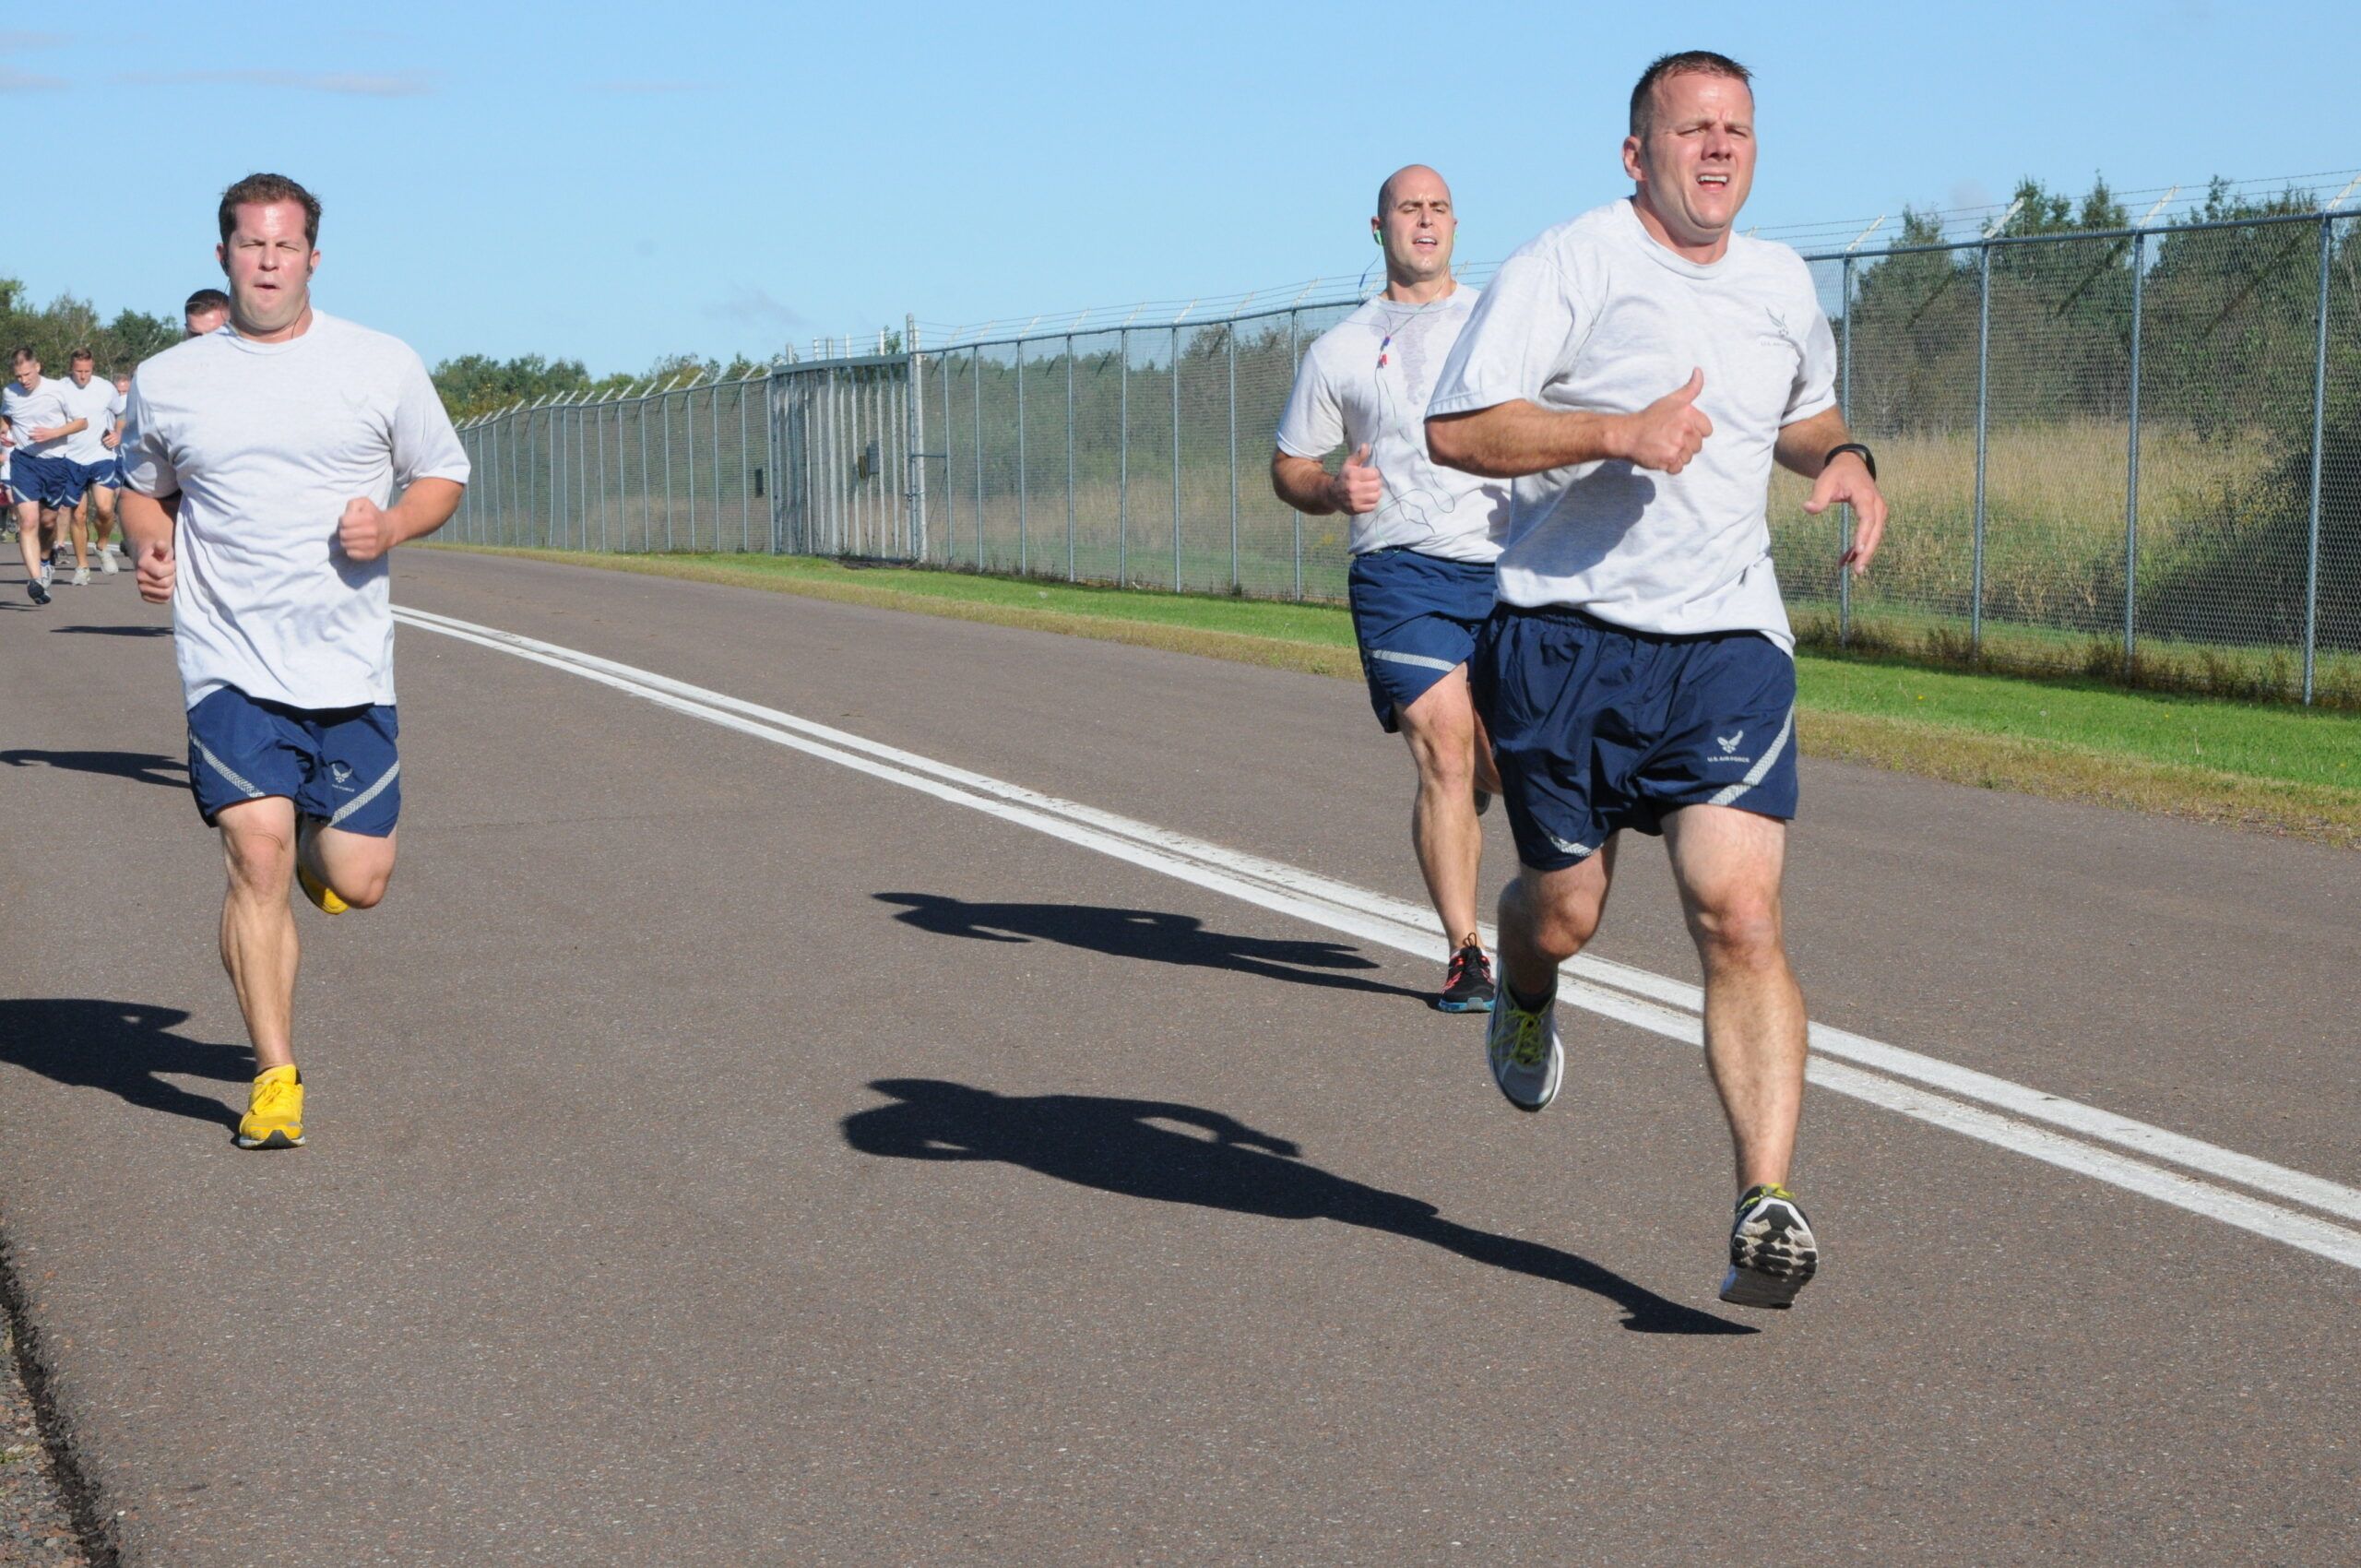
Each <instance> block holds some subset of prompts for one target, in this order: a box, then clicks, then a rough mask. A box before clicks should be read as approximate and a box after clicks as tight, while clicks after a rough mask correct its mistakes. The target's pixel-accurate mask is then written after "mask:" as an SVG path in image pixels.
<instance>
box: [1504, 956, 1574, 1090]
mask: <svg viewBox="0 0 2361 1568" xmlns="http://www.w3.org/2000/svg"><path fill="white" fill-rule="evenodd" d="M1484 1055H1485V1056H1486V1058H1487V1059H1489V1061H1490V1063H1491V1064H1492V1082H1494V1083H1495V1084H1498V1085H1499V1086H1500V1088H1501V1093H1502V1094H1504V1095H1506V1096H1508V1099H1509V1103H1510V1104H1511V1105H1513V1106H1515V1107H1516V1108H1517V1109H1518V1110H1519V1111H1539V1110H1541V1109H1543V1108H1544V1107H1546V1106H1547V1105H1548V1103H1549V1102H1550V1101H1551V1100H1553V1099H1557V1098H1558V1085H1559V1083H1560V1081H1561V1080H1563V1078H1564V1077H1565V1075H1566V1052H1565V1051H1564V1049H1563V1048H1562V1047H1561V1046H1560V1045H1559V1043H1558V999H1557V998H1556V996H1554V995H1553V996H1551V997H1550V999H1549V1000H1548V1001H1547V1002H1545V1003H1543V1004H1541V1006H1540V1008H1539V1009H1538V1010H1537V1011H1536V1012H1531V1013H1528V1012H1526V1011H1525V1009H1524V1008H1523V1007H1520V1006H1519V1005H1517V1001H1516V993H1515V992H1512V991H1511V990H1510V989H1509V988H1508V986H1507V985H1506V983H1502V984H1501V987H1500V991H1499V994H1498V996H1497V997H1496V998H1495V1000H1494V1001H1493V1003H1492V1021H1491V1027H1490V1028H1488V1029H1486V1030H1485V1031H1484Z"/></svg>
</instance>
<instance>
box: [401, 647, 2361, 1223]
mask: <svg viewBox="0 0 2361 1568" xmlns="http://www.w3.org/2000/svg"><path fill="white" fill-rule="evenodd" d="M395 615H396V618H397V619H398V620H401V621H403V622H405V623H407V624H410V625H413V626H416V627H418V628H419V629H421V630H423V631H432V632H436V633H439V634H441V635H443V636H450V637H454V638H457V639H458V640H460V641H463V642H469V643H473V644H476V645H478V646H480V647H488V648H492V649H495V650H497V651H500V652H504V653H507V654H511V655H514V656H515V657H517V658H520V659H528V660H529V661H531V662H533V663H536V664H542V665H547V666H549V667H550V668H552V669H557V670H563V671H567V672H568V673H571V674H575V675H578V676H581V677H582V678H584V679H586V680H589V681H594V682H596V683H599V684H600V685H605V686H610V687H612V688H614V689H615V690H618V691H623V692H627V693H630V694H631V695H635V696H638V697H641V698H643V699H645V700H647V701H649V702H653V703H656V704H658V706H660V707H667V708H670V709H671V710H673V711H675V712H678V713H682V714H686V715H688V716H690V717H693V718H697V719H705V720H706V721H707V722H709V723H714V724H718V725H721V726H723V727H724V728H727V729H730V730H734V731H739V732H741V733H743V734H747V735H752V736H754V737H756V738H758V739H762V740H766V741H770V742H774V743H776V744H779V745H783V746H788V747H790V748H792V749H794V750H796V751H800V752H802V753H805V754H808V755H812V756H815V757H819V758H822V759H824V760H826V761H829V762H833V763H836V764H837V765H838V766H844V767H849V768H852V769H854V770H855V771H858V772H860V773H865V774H868V775H870V776H872V777H873V778H884V779H886V780H888V781H890V782H893V783H896V784H900V785H902V786H904V787H905V788H908V789H912V790H919V792H921V793H924V794H927V795H931V796H933V797H934V798H936V799H938V800H942V801H946V802H951V803H953V804H956V805H962V806H967V807H968V808H969V809H971V810H976V811H980V812H983V813H986V814H990V815H992V816H996V817H999V818H1001V819H1003V820H1004V821H1009V822H1014V823H1017V824H1020V825H1022V826H1026V827H1030V828H1032V829H1034V830H1035V831H1037V832H1040V833H1044V834H1047V835H1049V836H1050V837H1055V838H1060V839H1062V840H1064V841H1066V842H1068V843H1072V844H1074V845H1077V846H1079V847H1082V848H1085V849H1092V850H1095V851H1097V852H1098V853H1101V854H1105V855H1109V856H1111V857H1113V858H1115V859H1118V860H1122V861H1129V862H1131V863H1133V864H1134V865H1139V866H1143V867H1145V868H1147V869H1150V870H1154V871H1157V872H1160V873H1164V874H1166V875H1169V876H1172V877H1175V878H1177V879H1179V880H1181V881H1184V882H1188V883H1191V884H1192V885H1197V886H1200V887H1204V888H1206V889H1208V890H1209V891H1213V892H1217V893H1221V894H1224V895H1226V896H1228V897H1235V898H1239V899H1241V900H1243V901H1245V902H1247V903H1251V904H1254V905H1258V906H1260V907H1262V908H1264V909H1272V910H1275V911H1277V912H1279V913H1283V914H1287V915H1291V916H1294V917H1296V918H1298V919H1300V920H1305V921H1311V922H1312V923H1314V924H1316V925H1321V926H1325V927H1327V928H1328V929H1330V930H1333V931H1338V932H1345V933H1347V934H1349V935H1353V936H1358V937H1361V938H1363V939H1365V940H1368V941H1371V942H1376V943H1378V944H1382V945H1385V946H1389V947H1394V948H1396V949H1398V950H1400V951H1403V952H1408V953H1416V954H1420V955H1426V954H1428V953H1430V950H1431V949H1432V948H1433V947H1434V946H1435V936H1434V933H1433V932H1431V931H1430V930H1429V929H1428V927H1429V926H1430V924H1431V921H1430V919H1429V917H1428V911H1427V910H1426V909H1424V908H1423V907H1421V906H1418V905H1413V904H1410V903H1407V902H1406V901H1404V900H1400V899H1395V898H1391V897H1386V896H1384V895H1382V894H1378V893H1374V892H1370V891H1369V890H1367V889H1364V888H1359V887H1356V886H1353V885H1350V884H1348V883H1342V882H1338V881H1335V880H1334V879H1332V878H1328V877H1323V876H1321V875H1319V874H1318V873H1312V872H1307V871H1303V870H1300V869H1299V868H1296V867H1293V866H1288V865H1286V864H1284V863H1283V862H1280V861H1269V860H1264V859H1262V858H1260V857H1257V856H1252V855H1247V854H1243V853H1241V852H1240V851H1238V850H1234V849H1225V848H1223V847H1222V846H1219V845H1216V844H1208V843H1205V842H1204V841H1202V840H1198V839H1193V838H1190V837H1186V836H1184V835H1181V834H1177V833H1173V832H1170V831H1169V830H1167V829H1164V828H1160V827H1157V826H1153V825H1151V824H1147V823H1143V822H1137V821H1134V820H1133V819H1131V818H1128V817H1122V816H1119V815H1116V814H1112V813H1109V812H1102V811H1099V810H1097V808H1095V807H1090V806H1085V805H1080V804H1077V803H1075V802H1070V801H1062V800H1060V799H1058V798H1057V797H1055V796H1052V795H1047V794H1043V793H1041V792H1040V791H1038V790H1027V789H1026V788H1024V787H1023V786H1020V785H1015V784H1011V783H1008V782H1006V781H1004V780H1002V779H997V778H991V777H989V776H987V775H984V774H979V773H974V772H971V771H969V770H967V769H965V768H959V767H954V766H950V765H948V764H944V763H940V762H936V761H934V760H933V759H932V758H930V757H924V756H920V755H918V754H915V753H911V752H906V751H902V750H899V749H898V748H896V747H892V746H886V745H882V744H880V743H878V742H873V741H870V740H867V739H865V738H863V737H861V736H858V735H854V734H850V733H848V732H847V731H840V730H836V729H832V728H830V727H828V726H826V725H822V724H814V723H813V722H812V721H810V720H808V719H799V718H797V717H796V716H795V715H793V714H789V713H785V712H782V711H780V710H778V709H777V708H770V707H762V706H760V705H758V704H754V703H749V702H745V701H743V700H742V699H740V698H736V697H732V696H730V695H726V694H724V693H720V692H715V691H710V690H707V689H706V688H704V687H700V686H694V685H691V684H689V683H685V682H681V681H675V680H672V679H671V678H670V677H668V676H663V675H658V674H656V673H654V672H653V671H646V670H640V669H637V668H635V667H634V666H632V665H628V664H620V663H617V662H615V661H613V660H611V659H600V658H599V657H597V656H596V655H593V654H587V653H583V652H581V651H579V650H577V649H574V648H568V647H562V646H560V645H558V644H554V643H547V642H542V641H540V640H538V639H536V638H532V637H526V636H518V635H517V634H516V633H513V632H504V631H501V630H499V629H498V628H496V627H491V626H481V625H477V624H473V623H470V622H466V621H459V620H455V619H453V618H451V617H449V616H444V615H436V614H433V613H432V612H425V611H420V610H415V609H411V608H409V607H407V606H404V607H401V608H398V609H397V610H396V611H395ZM1566 974H1567V977H1568V980H1569V982H1570V983H1568V984H1565V985H1561V986H1560V992H1559V994H1560V999H1561V1000H1563V1001H1566V1002H1568V1003H1570V1004H1573V1005H1576V1006H1580V1007H1584V1008H1586V1009H1588V1010H1590V1011H1592V1012H1595V1013H1597V1014H1600V1015H1601V1016H1607V1017H1612V1018H1616V1019H1619V1021H1621V1022H1624V1023H1628V1024H1631V1025H1632V1026H1634V1027H1636V1028H1641V1029H1643V1030H1646V1031H1648V1032H1650V1033H1653V1034H1656V1035H1659V1036H1662V1037H1664V1038H1666V1039H1674V1040H1678V1041H1680V1042H1682V1043H1684V1044H1689V1045H1695V1044H1698V1043H1699V1042H1700V1041H1701V1039H1702V1034H1703V1024H1702V1022H1701V1020H1700V1019H1699V1017H1698V1016H1697V1014H1698V1013H1699V1011H1701V1010H1702V1007H1703V992H1700V991H1699V990H1698V988H1697V987H1695V986H1693V985H1690V984H1687V983H1686V982H1683V981H1679V980H1672V979H1670V978H1669V977H1667V976H1663V975H1657V974H1654V973H1651V972H1650V971H1648V970H1645V969H1638V968H1631V967H1630V966H1627V965H1621V964H1614V963H1609V962H1607V961H1605V960H1600V959H1593V958H1587V957H1584V958H1577V959H1575V960H1573V962H1572V963H1571V964H1569V965H1567V966H1566ZM1664 1004H1670V1005H1669V1006H1667V1005H1664ZM1674 1008H1680V1009H1684V1011H1679V1012H1676V1011H1674V1010H1673V1009H1674ZM1811 1040H1812V1047H1813V1050H1814V1052H1815V1059H1814V1061H1813V1062H1812V1063H1811V1066H1810V1068H1809V1075H1810V1078H1811V1081H1812V1082H1814V1083H1816V1084H1818V1085H1820V1086H1821V1087H1824V1088H1827V1089H1830V1090H1832V1091H1833V1092H1835V1093H1838V1094H1843V1095H1847V1096H1849V1097H1851V1098H1854V1099H1861V1100H1864V1101H1866V1102H1868V1103H1870V1104H1874V1105H1879V1106H1881V1107H1883V1108H1885V1109H1887V1110H1890V1111H1897V1112H1899V1113H1900V1114H1903V1115H1905V1116H1911V1117H1914V1118H1916V1119H1917V1120H1919V1121H1923V1122H1927V1123H1930V1124H1932V1125H1935V1126H1940V1127H1945V1128H1948V1129H1950V1130H1951V1131H1952V1132H1955V1133H1960V1134H1964V1135H1965V1136H1969V1137H1974V1138H1977V1139H1980V1140H1982V1141H1984V1142H1987V1143H1991V1144H1995V1145H1998V1146H2001V1147H2005V1148H2009V1149H2011V1150H2013V1151H2014V1152H2017V1153H2019V1154H2023V1155H2026V1156H2028V1157H2030V1158H2035V1159H2039V1160H2042V1161H2044V1162H2046V1163H2048V1164H2051V1165H2055V1166H2058V1167H2060V1168H2061V1169H2064V1170H2072V1171H2076V1172H2078V1173H2080V1174H2082V1175H2085V1176H2089V1177H2092V1178H2094V1179H2095V1180H2098V1181H2102V1182H2108V1183H2110V1184H2113V1185H2116V1186H2119V1187H2123V1188H2126V1189H2128V1190H2130V1191H2132V1192H2135V1193H2139V1194H2142V1195H2143V1196H2147V1197H2152V1198H2154V1199H2156V1200H2157V1201H2159V1202H2162V1203H2166V1204H2170V1205H2173V1206H2176V1207H2179V1208H2184V1209H2189V1210H2190V1211H2192V1212H2195V1213H2199V1214H2203V1215H2206V1216H2208V1217H2210V1218H2215V1219H2218V1220H2221V1221H2222V1222H2224V1223H2225V1224H2229V1225H2234V1226H2236V1227H2238V1228H2239V1229H2245V1230H2249V1231H2252V1232H2254V1233H2256V1234H2258V1235H2262V1236H2267V1237H2270V1238H2271V1239H2272V1240H2274V1241H2282V1242H2284V1243H2285V1244H2287V1245H2289V1246H2294V1247H2297V1248H2300V1249H2302V1250H2303V1251H2306V1252H2309V1253H2317V1254H2318V1255H2319V1256H2322V1257H2327V1258H2331V1259H2333V1260H2335V1261H2336V1262H2339V1263H2342V1264H2344V1265H2347V1266H2350V1267H2355V1268H2361V1231H2356V1230H2354V1229H2348V1228H2346V1227H2344V1226H2342V1225H2337V1224H2334V1223H2332V1222H2331V1221H2328V1220H2324V1219H2320V1218H2317V1217H2315V1216H2313V1215H2308V1214H2303V1213H2298V1212H2296V1211H2295V1210H2291V1209H2288V1208H2284V1207H2281V1206H2279V1205H2277V1204H2272V1203H2265V1202H2262V1201H2261V1200H2260V1199H2257V1198H2254V1197H2251V1196H2249V1195H2248V1194H2242V1193H2237V1192H2234V1191H2231V1190H2230V1189H2228V1188H2225V1187H2221V1186H2217V1185H2215V1184H2213V1182H2205V1181H2201V1180H2199V1179H2197V1178H2195V1177H2191V1176H2187V1175H2184V1174H2182V1173H2180V1172H2178V1171H2173V1170H2165V1169H2163V1168H2161V1167H2159V1166H2157V1165H2154V1164H2151V1163H2149V1162H2148V1160H2143V1159H2135V1158H2128V1157H2127V1156H2125V1155H2121V1154H2118V1153H2116V1152H2114V1151H2113V1150H2110V1149H2106V1148H2101V1147H2096V1146H2093V1145H2091V1144H2087V1143H2083V1142H2081V1141H2079V1140H2078V1139H2076V1138H2071V1137H2066V1136H2063V1135H2061V1134H2058V1133H2056V1132H2053V1131H2050V1130H2049V1129H2048V1128H2047V1127H2040V1126H2034V1125H2029V1124H2028V1122H2027V1121H2025V1120H2020V1119H2019V1118H2027V1119H2030V1120H2032V1121H2037V1122H2047V1123H2050V1124H2051V1125H2052V1126H2057V1127H2064V1128H2067V1129H2069V1130H2070V1131H2072V1132H2075V1133H2078V1134H2082V1135H2083V1136H2086V1137H2092V1138H2096V1139H2099V1140H2101V1141H2102V1142H2106V1143H2111V1144H2115V1145H2118V1146H2121V1147H2124V1148H2129V1149H2134V1150H2137V1151H2138V1152H2139V1153H2141V1154H2143V1155H2146V1156H2148V1157H2149V1158H2150V1159H2162V1160H2169V1161H2171V1162H2173V1163H2175V1164H2178V1165H2183V1166H2186V1167H2188V1168H2189V1169H2190V1170H2199V1171H2202V1172H2204V1173H2206V1174H2207V1175H2211V1176H2214V1177H2217V1178H2220V1179H2222V1180H2225V1181H2230V1182H2238V1183H2240V1184H2242V1185H2245V1186H2248V1187H2252V1188H2254V1189H2256V1190H2257V1191H2260V1192H2262V1193H2266V1194H2270V1195H2272V1196H2273V1197H2277V1198H2280V1199H2284V1200H2285V1201H2287V1202H2291V1203H2296V1204H2302V1205H2306V1206H2310V1207H2314V1208H2318V1209H2320V1210H2323V1211H2326V1212H2329V1213H2333V1214H2341V1215H2345V1216H2349V1217H2354V1218H2361V1190H2355V1189H2354V1188H2352V1187H2348V1186H2345V1185H2343V1183H2340V1182H2331V1181H2329V1180H2327V1179H2325V1178H2322V1177H2318V1176H2312V1175H2309V1174H2308V1173H2306V1172H2303V1171H2298V1170H2289V1169H2287V1168H2286V1167H2284V1166H2279V1165H2274V1164H2272V1163H2271V1162H2270V1161H2267V1160H2261V1159H2256V1158H2252V1157H2251V1156H2248V1155H2242V1154H2239V1153H2237V1152H2236V1151H2235V1150H2232V1149H2226V1148H2222V1147H2219V1146H2215V1145H2213V1144H2208V1143H2205V1142H2203V1141H2201V1140H2200V1139H2196V1138H2190V1137H2187V1136H2184V1135H2182V1134H2177V1133H2172V1132H2168V1131H2166V1130H2165V1129H2163V1128H2160V1127H2153V1126H2150V1125H2148V1124H2147V1123H2141V1122H2135V1121H2132V1120H2131V1119H2130V1118H2128V1117H2123V1116H2118V1115H2117V1114H2115V1113H2114V1112H2112V1111H2101V1110H2099V1109H2097V1108H2096V1107H2094V1106H2088V1105H2082V1104H2081V1103H2079V1102H2077V1101H2074V1100H2070V1099H2062V1098H2060V1097H2058V1096H2054V1095H2048V1094H2045V1093H2043V1092H2042V1091H2040V1090H2038V1089H2034V1088H2030V1087H2025V1086H2023V1085H2021V1084H2016V1083H2012V1082H2011V1081H2009V1080H2007V1079H2005V1078H1999V1077H1995V1076H1993V1075H1989V1074H1985V1073H1978V1072H1975V1071H1974V1070H1973V1069H1970V1068H1965V1067H1961V1066H1958V1065H1956V1064H1954V1063H1948V1062H1944V1061H1941V1060H1940V1059H1939V1058H1935V1057H1930V1056H1925V1055H1922V1054H1920V1053H1919V1052H1916V1051H1907V1050H1904V1049H1903V1048H1902V1047H1899V1046H1894V1045H1889V1044H1887V1043H1885V1042H1883V1041H1880V1040H1875V1039H1867V1038H1865V1037H1863V1036H1860V1035H1856V1034H1851V1033H1849V1032H1847V1031H1845V1030H1842V1029H1833V1028H1828V1027H1827V1026H1824V1025H1820V1024H1814V1025H1812V1026H1811ZM1828 1058H1836V1059H1837V1060H1833V1061H1832V1060H1828ZM1865 1068H1867V1069H1875V1070H1874V1071H1864V1070H1863V1069H1865ZM1887 1075H1891V1076H1887ZM1895 1079H1910V1080H1915V1081H1916V1083H1915V1084H1914V1083H1907V1082H1896V1081H1895ZM1916 1084H1927V1085H1932V1086H1934V1087H1940V1088H1943V1089H1946V1090H1949V1091H1950V1092H1951V1093H1952V1094H1955V1095H1959V1096H1962V1097H1964V1099H1975V1100H1981V1101H1983V1102H1984V1103H1985V1104H1987V1105H1990V1106H1994V1107H1996V1108H1998V1109H1999V1110H2000V1111H2011V1112H2014V1113H2015V1114H2014V1115H2000V1114H1995V1113H1994V1112H1993V1111H1985V1110H1980V1109H1978V1108H1977V1107H1975V1106H1973V1105H1966V1104H1962V1103H1961V1102H1960V1101H1959V1100H1957V1099H1950V1098H1948V1097H1947V1096H1945V1095H1940V1094H1934V1093H1930V1092H1929V1091H1928V1089H1926V1088H1921V1087H1916Z"/></svg>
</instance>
